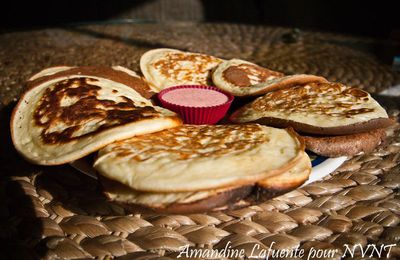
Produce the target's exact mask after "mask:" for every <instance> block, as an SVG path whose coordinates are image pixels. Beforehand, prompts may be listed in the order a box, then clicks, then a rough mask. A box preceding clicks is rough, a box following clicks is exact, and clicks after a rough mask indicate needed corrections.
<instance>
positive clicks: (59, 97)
mask: <svg viewBox="0 0 400 260" xmlns="http://www.w3.org/2000/svg"><path fill="white" fill-rule="evenodd" d="M28 86H29V89H28V90H27V91H26V92H25V93H24V94H23V95H22V97H21V99H20V100H19V102H18V104H17V106H16V107H15V109H14V111H13V115H12V118H11V136H12V140H13V142H14V146H15V148H16V149H17V150H18V151H19V152H20V153H21V154H22V155H23V156H24V157H25V158H26V159H28V160H29V161H31V162H33V163H37V164H43V165H56V164H63V163H67V162H70V161H73V160H76V159H79V158H81V157H83V156H85V155H87V154H89V153H91V152H93V151H96V150H98V149H100V148H101V147H103V146H105V145H107V144H109V143H112V142H114V141H118V140H122V139H126V138H129V137H132V136H135V135H140V134H146V133H151V132H155V131H160V130H163V129H165V128H170V127H175V126H177V125H180V124H181V120H180V119H179V117H177V115H176V114H175V113H173V112H171V111H169V110H166V109H163V108H161V107H156V106H153V105H152V103H151V102H150V101H149V100H148V99H146V98H144V97H143V96H141V95H140V94H139V91H141V92H143V93H148V92H146V90H145V89H144V88H143V85H142V81H141V80H140V78H137V77H134V76H132V75H130V74H128V73H126V72H122V71H120V70H116V69H111V68H104V67H76V68H68V69H67V68H66V67H62V69H61V68H60V67H57V68H55V69H54V68H53V69H48V70H47V71H44V72H41V73H39V74H36V76H34V77H33V78H31V80H30V81H29V83H28Z"/></svg>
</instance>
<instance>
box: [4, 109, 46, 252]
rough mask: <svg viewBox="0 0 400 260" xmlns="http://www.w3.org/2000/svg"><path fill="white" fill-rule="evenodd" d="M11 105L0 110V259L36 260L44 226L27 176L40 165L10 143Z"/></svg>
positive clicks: (35, 196)
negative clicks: (25, 158) (28, 160)
mask: <svg viewBox="0 0 400 260" xmlns="http://www.w3.org/2000/svg"><path fill="white" fill-rule="evenodd" d="M13 107H14V104H11V105H8V106H6V107H3V108H1V110H0V122H1V124H0V174H1V176H0V226H1V228H0V229H1V232H0V240H1V242H0V244H1V246H0V250H1V255H2V259H35V258H37V255H35V253H34V250H33V248H34V246H35V245H36V244H37V243H38V242H39V241H40V239H41V238H42V234H43V225H42V222H41V221H40V217H41V214H40V211H39V210H38V208H37V203H38V197H37V195H36V193H35V190H34V188H33V186H32V184H30V179H29V176H31V175H32V174H35V173H38V172H40V171H41V169H42V168H41V167H38V166H35V165H32V164H30V163H28V162H26V161H25V160H24V159H23V158H22V157H21V156H19V155H18V153H17V152H16V151H15V149H14V147H13V145H12V142H11V137H10V128H9V122H10V117H11V111H12V109H13ZM1 247H3V248H1Z"/></svg>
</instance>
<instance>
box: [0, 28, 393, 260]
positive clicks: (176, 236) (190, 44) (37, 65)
mask: <svg viewBox="0 0 400 260" xmlns="http://www.w3.org/2000/svg"><path fill="white" fill-rule="evenodd" d="M288 32H290V30H289V29H282V28H268V27H255V26H243V25H224V24H220V25H219V24H216V25H211V24H204V25H195V26H194V25H188V24H175V25H155V24H143V25H134V24H133V25H132V24H131V25H106V26H105V25H103V26H80V27H71V28H60V29H48V30H37V31H30V32H17V33H8V34H3V35H0V46H1V48H0V63H1V64H2V70H0V100H1V106H0V107H1V112H0V122H3V123H2V124H0V154H1V156H0V172H1V182H0V198H1V199H2V201H1V203H0V227H1V228H0V230H1V232H0V239H1V240H0V246H1V247H4V250H2V251H1V252H2V254H3V253H4V252H7V251H9V252H10V253H8V255H10V256H15V258H17V259H32V258H36V257H43V258H48V259H59V258H69V259H82V258H93V257H96V258H99V259H107V258H112V257H117V258H119V259H159V258H160V256H163V258H161V259H173V258H175V257H177V256H178V254H179V252H178V250H179V249H181V247H182V246H185V245H190V246H191V247H192V248H208V249H219V250H222V249H224V248H225V247H227V246H229V247H230V248H232V249H243V250H244V252H245V254H246V255H247V256H249V255H250V254H251V253H252V252H251V251H252V249H253V248H254V245H256V244H258V245H259V249H260V250H261V249H266V248H268V247H269V246H270V245H271V243H272V242H274V243H275V244H274V245H273V247H274V248H276V249H290V248H295V247H296V246H300V247H301V248H304V249H305V250H306V251H307V250H312V249H337V251H336V254H335V255H334V258H333V259H339V258H340V256H341V254H342V253H343V245H345V244H350V245H354V244H360V245H361V246H363V247H367V246H368V244H371V243H375V244H393V243H396V244H397V246H396V247H394V248H392V251H391V255H392V258H393V259H395V258H396V257H400V246H399V244H400V241H399V240H400V227H399V223H400V217H399V215H400V195H399V187H400V173H399V172H400V124H397V125H396V126H394V127H392V128H391V129H389V130H388V134H389V138H388V140H387V142H386V143H385V144H382V145H381V146H380V147H378V148H377V149H376V150H375V151H374V152H373V153H371V154H366V155H360V156H356V157H353V158H351V159H349V160H348V161H347V162H346V163H345V164H344V165H342V166H341V167H340V168H339V169H338V170H337V171H336V172H335V173H333V174H332V176H330V177H328V178H326V179H325V180H324V181H321V182H318V183H313V184H310V185H308V186H306V187H304V188H301V189H297V190H295V191H292V192H290V193H287V194H285V195H283V196H280V197H277V198H274V199H272V200H269V201H264V202H259V203H255V204H252V205H248V206H245V207H243V208H240V209H236V210H226V211H222V212H221V211H220V212H210V213H207V214H189V215H162V214H161V215H160V214H136V215H132V214H127V213H126V212H125V211H124V209H123V208H121V207H119V206H118V205H115V204H113V203H109V202H107V201H106V200H105V198H104V197H103V196H102V195H101V194H100V193H99V192H98V190H97V186H96V182H95V181H94V180H92V179H91V178H89V177H87V176H85V175H83V174H80V173H78V172H77V171H75V170H74V169H72V168H71V167H69V166H67V165H65V166H57V167H40V166H35V165H31V164H29V163H27V162H25V161H24V160H23V159H21V158H20V157H19V156H18V155H17V154H16V152H15V151H14V149H13V148H12V144H11V141H10V134H9V130H8V122H9V117H10V112H11V109H12V107H13V105H14V104H13V101H15V100H16V98H17V97H18V95H19V94H20V93H21V91H22V86H23V84H22V83H23V81H24V80H25V79H26V78H27V77H28V76H29V75H30V74H32V73H34V72H36V71H38V70H40V69H41V68H43V67H46V66H51V65H59V64H68V65H117V64H120V65H124V66H128V67H130V68H133V69H138V64H137V62H138V60H139V57H140V55H141V53H143V52H144V51H145V50H147V49H149V48H154V47H159V46H166V47H174V48H180V49H187V50H192V51H200V52H206V53H211V54H214V55H218V56H221V57H225V58H230V57H240V58H244V59H249V60H252V61H255V62H258V63H260V64H262V65H265V66H270V67H271V68H274V69H280V70H282V71H285V72H289V73H290V72H297V73H300V72H308V73H315V74H320V75H324V76H327V77H328V78H329V79H331V80H339V81H342V82H345V83H348V84H359V85H360V86H362V87H364V88H366V89H367V90H370V91H378V90H381V89H384V88H386V87H388V86H389V85H392V84H394V83H396V82H397V80H398V75H396V74H395V73H393V72H391V71H390V69H389V68H388V67H387V66H384V65H381V64H380V63H379V61H378V60H377V59H376V58H374V56H373V55H371V54H369V53H368V52H364V51H359V50H358V49H355V48H353V47H351V46H350V47H349V46H344V45H341V44H338V43H341V42H346V43H354V44H355V45H357V46H360V44H361V45H362V46H369V45H368V44H370V43H371V42H372V41H373V40H370V39H353V38H351V37H344V36H337V35H331V34H318V33H309V32H304V33H303V34H302V36H300V38H301V39H300V40H298V41H296V42H293V43H285V41H284V40H282V39H285V37H287V36H285V35H287V33H288ZM393 113H398V111H397V112H393ZM358 253H360V252H358ZM5 254H6V256H7V253H5ZM320 259H321V258H320Z"/></svg>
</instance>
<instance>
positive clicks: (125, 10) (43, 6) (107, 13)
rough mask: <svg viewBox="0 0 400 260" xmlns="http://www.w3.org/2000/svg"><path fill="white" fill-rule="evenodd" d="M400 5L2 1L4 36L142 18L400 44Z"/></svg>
mask: <svg viewBox="0 0 400 260" xmlns="http://www.w3.org/2000/svg"><path fill="white" fill-rule="evenodd" d="M395 3H396V1H386V0H385V1H355V0H353V1H351V0H348V1H341V0H337V1H329V0H328V1H324V0H247V1H238V0H233V1H228V0H219V1H218V0H136V1H121V0H120V1H101V0H87V1H85V0H81V1H52V2H46V1H45V2H43V1H29V2H22V1H2V3H1V6H0V8H1V13H2V14H1V15H0V21H1V23H0V24H1V25H0V32H5V31H13V30H26V29H31V28H38V27H49V26H59V25H62V24H69V23H80V22H98V21H121V19H140V20H143V21H158V22H173V21H194V22H228V23H249V24H265V25H278V26H285V27H297V28H301V29H312V30H319V31H330V32H340V33H346V34H353V35H360V36H372V37H379V38H390V39H399V41H400V37H399V31H400V25H399V24H400V11H399V9H398V8H397V7H396V4H395Z"/></svg>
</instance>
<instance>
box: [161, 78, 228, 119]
mask: <svg viewBox="0 0 400 260" xmlns="http://www.w3.org/2000/svg"><path fill="white" fill-rule="evenodd" d="M182 88H200V89H210V90H214V91H218V92H220V93H223V94H224V95H226V96H227V97H228V101H226V102H225V103H223V104H220V105H216V106H205V107H190V106H182V105H176V104H172V103H170V102H168V101H165V100H164V99H163V95H164V94H165V93H168V92H170V91H173V90H175V89H182ZM233 98H234V97H233V96H232V95H231V94H229V93H226V92H224V91H222V90H220V89H218V88H216V87H211V86H202V85H181V86H174V87H169V88H166V89H164V90H162V91H161V92H160V93H158V99H159V100H160V102H161V104H162V106H163V107H165V108H167V109H169V110H172V111H174V112H176V113H178V114H179V115H180V116H181V117H182V119H183V121H184V122H185V123H186V124H194V125H204V124H209V125H212V124H216V123H217V122H218V121H219V120H221V119H222V118H223V117H224V116H225V114H226V112H227V111H228V109H229V107H230V106H231V104H232V101H233Z"/></svg>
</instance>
